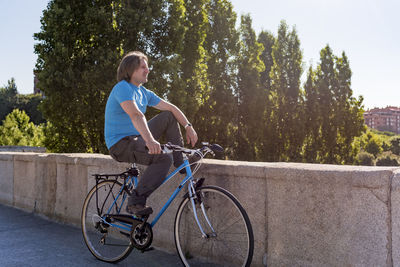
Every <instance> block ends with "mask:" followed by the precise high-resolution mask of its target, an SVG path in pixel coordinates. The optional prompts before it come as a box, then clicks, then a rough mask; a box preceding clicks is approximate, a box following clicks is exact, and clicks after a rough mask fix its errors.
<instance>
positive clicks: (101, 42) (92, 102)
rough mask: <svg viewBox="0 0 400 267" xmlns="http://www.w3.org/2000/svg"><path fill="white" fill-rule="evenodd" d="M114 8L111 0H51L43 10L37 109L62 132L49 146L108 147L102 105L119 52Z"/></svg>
mask: <svg viewBox="0 0 400 267" xmlns="http://www.w3.org/2000/svg"><path fill="white" fill-rule="evenodd" d="M115 11H116V3H115V2H112V3H110V1H101V0H98V1H88V0H85V1H73V2H71V1H69V2H66V1H61V0H53V1H51V2H49V4H48V6H47V9H46V10H44V11H43V16H42V19H41V23H42V27H41V32H39V33H36V34H35V35H34V37H35V39H36V40H37V41H38V43H37V44H36V45H35V53H36V54H38V61H37V63H36V70H35V71H36V73H37V77H38V80H39V87H40V88H41V90H42V91H43V92H44V95H45V96H46V97H45V99H44V100H43V103H42V105H41V110H42V111H43V114H44V116H45V118H46V119H47V120H48V121H50V122H51V124H52V125H53V128H54V130H55V132H56V133H58V134H59V136H60V137H61V138H59V139H58V140H57V144H49V146H50V147H48V148H49V149H54V148H56V147H57V148H59V150H57V151H59V152H103V153H104V152H105V151H106V148H105V144H104V136H103V127H104V107H105V101H106V97H107V95H108V92H109V91H110V89H111V88H112V86H113V84H114V83H115V70H116V68H117V62H118V58H119V57H120V56H121V52H122V51H121V48H120V42H119V40H117V39H116V33H117V29H116V21H115V17H114V15H115Z"/></svg>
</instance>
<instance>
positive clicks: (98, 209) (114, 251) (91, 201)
mask: <svg viewBox="0 0 400 267" xmlns="http://www.w3.org/2000/svg"><path fill="white" fill-rule="evenodd" d="M121 186H122V184H121V183H120V182H118V181H115V180H107V181H103V182H101V183H99V184H98V185H97V186H94V187H93V188H92V189H91V190H90V191H89V193H88V195H87V196H86V199H85V201H84V204H83V208H82V214H81V228H82V234H83V237H84V240H85V243H86V246H87V247H88V249H89V250H90V252H91V253H92V254H93V256H95V257H96V258H97V259H99V260H101V261H105V262H110V263H116V262H119V261H121V260H123V259H125V258H126V257H127V256H128V255H129V254H130V253H131V251H132V249H133V244H132V242H131V239H130V233H129V231H126V230H122V229H119V228H117V227H113V226H110V225H108V224H107V223H104V219H102V217H103V216H104V214H106V213H107V211H108V210H109V208H110V206H111V204H112V203H113V202H114V200H115V198H116V196H117V194H118V193H119V191H120V190H121ZM124 194H125V200H124V203H122V201H123V195H124ZM127 196H128V193H127V191H126V190H125V189H124V192H122V194H121V195H120V197H119V198H118V200H117V202H116V204H117V205H118V206H114V207H113V209H112V211H113V212H114V213H118V214H123V213H124V214H126V211H125V207H126V203H127ZM96 197H97V204H96ZM103 204H104V205H103ZM121 204H123V205H121ZM117 207H118V208H119V211H118V210H116V208H117Z"/></svg>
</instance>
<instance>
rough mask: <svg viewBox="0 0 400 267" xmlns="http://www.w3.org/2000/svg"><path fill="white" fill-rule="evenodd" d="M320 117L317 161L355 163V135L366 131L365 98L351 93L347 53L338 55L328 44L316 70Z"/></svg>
mask: <svg viewBox="0 0 400 267" xmlns="http://www.w3.org/2000/svg"><path fill="white" fill-rule="evenodd" d="M315 86H316V87H317V92H318V99H319V108H318V110H317V112H318V114H319V116H320V118H319V121H320V125H321V127H320V131H319V132H320V136H319V138H317V140H319V144H320V150H319V152H318V160H317V161H318V162H322V163H334V164H343V163H353V162H354V160H355V157H356V154H357V151H355V150H354V149H353V148H352V145H351V144H352V142H353V140H354V138H355V137H356V136H360V135H361V134H362V133H363V131H365V126H364V120H363V117H362V113H363V110H362V101H363V99H362V97H360V98H359V99H356V98H354V97H353V96H352V94H353V92H352V90H351V70H350V65H349V62H348V60H347V57H346V55H345V53H342V57H341V58H338V57H336V56H335V55H334V54H333V52H332V50H331V48H330V47H329V45H327V46H326V47H325V48H324V49H322V50H321V52H320V63H319V65H318V67H317V70H316V77H315Z"/></svg>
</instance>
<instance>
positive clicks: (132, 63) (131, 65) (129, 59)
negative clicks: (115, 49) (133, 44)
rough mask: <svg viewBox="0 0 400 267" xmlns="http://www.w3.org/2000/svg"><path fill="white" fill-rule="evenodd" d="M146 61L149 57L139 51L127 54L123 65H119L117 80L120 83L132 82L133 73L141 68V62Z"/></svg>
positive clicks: (122, 62)
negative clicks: (123, 81)
mask: <svg viewBox="0 0 400 267" xmlns="http://www.w3.org/2000/svg"><path fill="white" fill-rule="evenodd" d="M142 59H144V60H146V61H148V59H147V56H146V55H145V54H143V53H142V52H139V51H133V52H129V53H128V54H126V55H125V56H124V57H123V58H122V60H121V63H119V66H118V70H117V80H118V82H120V81H122V80H125V81H127V82H129V81H130V79H131V75H132V73H133V72H134V71H135V70H137V69H138V68H139V66H140V60H142Z"/></svg>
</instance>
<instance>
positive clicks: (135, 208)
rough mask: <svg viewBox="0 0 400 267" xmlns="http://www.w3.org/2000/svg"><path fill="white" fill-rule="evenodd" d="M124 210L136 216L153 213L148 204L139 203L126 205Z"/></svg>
mask: <svg viewBox="0 0 400 267" xmlns="http://www.w3.org/2000/svg"><path fill="white" fill-rule="evenodd" d="M126 211H127V212H128V213H130V214H133V215H136V216H146V215H150V214H152V213H153V209H152V208H151V207H149V206H145V205H141V204H133V205H128V206H126Z"/></svg>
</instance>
